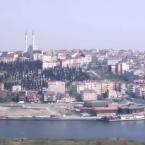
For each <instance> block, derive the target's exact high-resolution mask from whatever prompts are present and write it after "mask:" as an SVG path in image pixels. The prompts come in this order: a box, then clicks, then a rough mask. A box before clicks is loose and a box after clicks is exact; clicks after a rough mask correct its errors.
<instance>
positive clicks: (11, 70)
mask: <svg viewBox="0 0 145 145" xmlns="http://www.w3.org/2000/svg"><path fill="white" fill-rule="evenodd" d="M87 79H88V76H87V74H86V73H84V72H83V71H82V69H81V68H61V67H60V66H59V67H54V68H50V69H47V70H42V62H41V61H24V62H20V61H16V62H13V63H2V62H1V63H0V82H4V83H5V87H6V88H7V89H11V87H12V85H14V84H20V85H22V87H23V88H25V89H34V90H38V89H41V88H42V87H47V82H48V80H61V81H67V82H72V81H83V80H87Z"/></svg>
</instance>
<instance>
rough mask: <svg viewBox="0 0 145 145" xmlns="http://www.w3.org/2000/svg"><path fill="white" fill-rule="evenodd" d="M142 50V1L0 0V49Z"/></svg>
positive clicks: (144, 16) (144, 31)
mask: <svg viewBox="0 0 145 145" xmlns="http://www.w3.org/2000/svg"><path fill="white" fill-rule="evenodd" d="M26 30H27V31H28V33H29V36H30V38H29V39H30V42H31V30H34V31H35V33H36V42H37V45H38V46H39V47H40V48H42V49H50V48H54V49H57V48H70V49H72V48H97V49H103V48H123V49H126V48H136V49H145V0H0V50H24V48H25V42H24V34H25V31H26Z"/></svg>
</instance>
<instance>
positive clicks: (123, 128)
mask: <svg viewBox="0 0 145 145" xmlns="http://www.w3.org/2000/svg"><path fill="white" fill-rule="evenodd" d="M22 137H23V138H49V139H97V138H127V139H133V140H140V141H145V122H144V121H138V122H135V121H132V122H111V123H103V122H95V121H30V120H29V121H18V120H1V121H0V138H22Z"/></svg>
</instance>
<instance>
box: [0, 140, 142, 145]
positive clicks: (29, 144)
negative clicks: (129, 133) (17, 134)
mask: <svg viewBox="0 0 145 145" xmlns="http://www.w3.org/2000/svg"><path fill="white" fill-rule="evenodd" d="M0 145H145V144H143V143H138V142H134V141H127V140H27V139H14V140H5V139H3V140H0Z"/></svg>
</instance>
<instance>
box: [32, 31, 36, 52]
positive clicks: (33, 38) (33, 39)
mask: <svg viewBox="0 0 145 145" xmlns="http://www.w3.org/2000/svg"><path fill="white" fill-rule="evenodd" d="M32 48H33V49H34V48H35V34H34V31H32Z"/></svg>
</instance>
